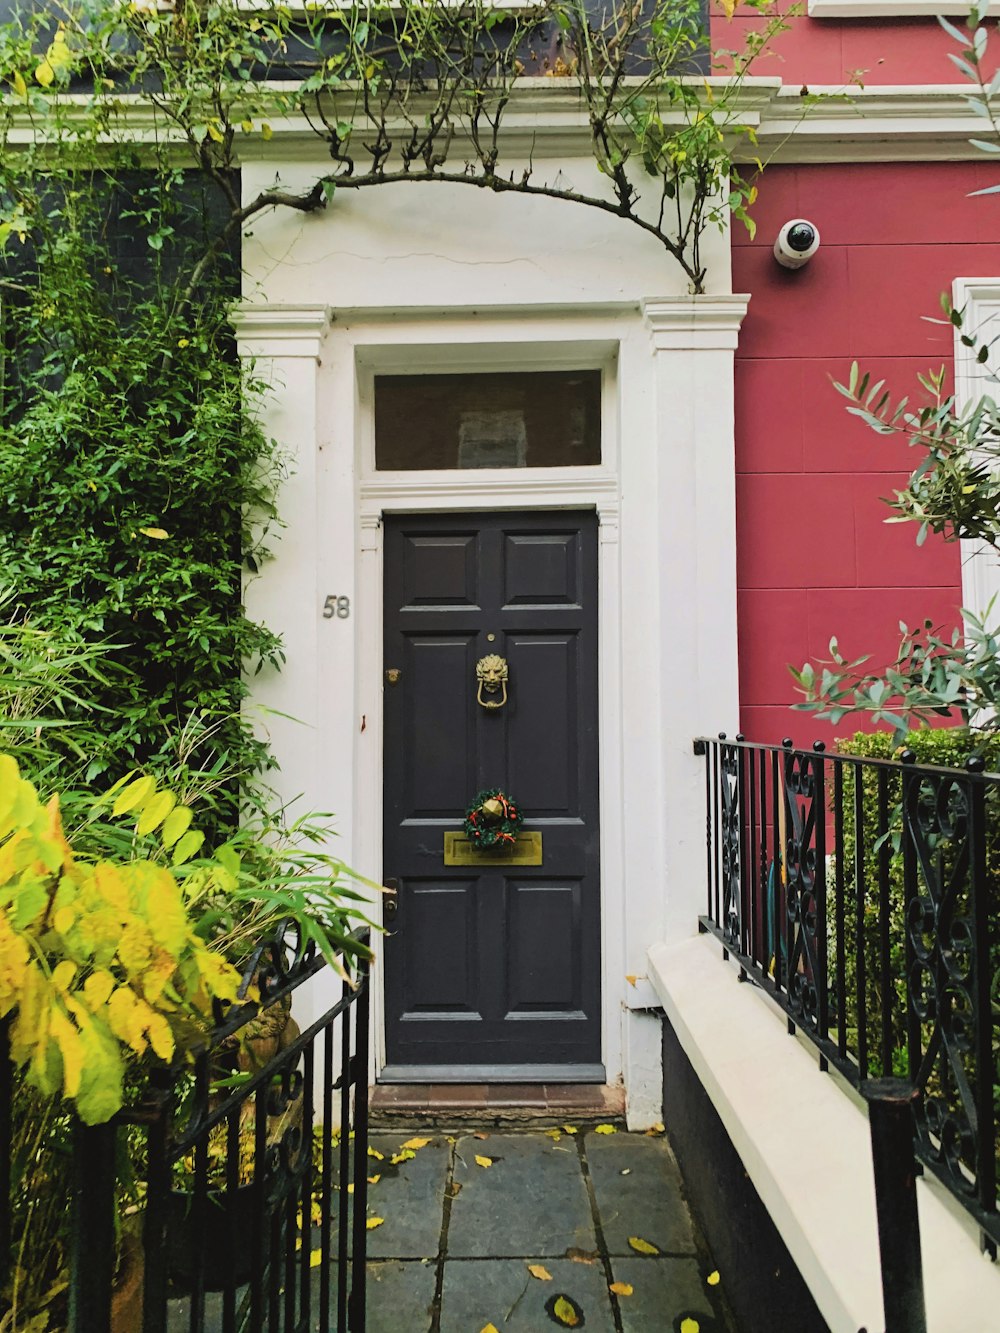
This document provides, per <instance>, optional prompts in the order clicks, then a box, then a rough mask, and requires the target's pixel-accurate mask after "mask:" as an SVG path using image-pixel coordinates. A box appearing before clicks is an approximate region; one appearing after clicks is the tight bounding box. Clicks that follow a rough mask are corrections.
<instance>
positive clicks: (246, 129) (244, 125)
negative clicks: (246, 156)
mask: <svg viewBox="0 0 1000 1333" xmlns="http://www.w3.org/2000/svg"><path fill="white" fill-rule="evenodd" d="M240 129H241V130H242V131H243V133H244V134H252V133H253V121H252V120H241V121H240Z"/></svg>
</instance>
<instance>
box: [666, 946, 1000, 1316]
mask: <svg viewBox="0 0 1000 1333" xmlns="http://www.w3.org/2000/svg"><path fill="white" fill-rule="evenodd" d="M649 976H650V980H651V981H652V983H653V986H654V987H655V989H656V991H657V993H658V995H659V996H660V998H661V1000H662V1001H663V1006H664V1009H665V1011H666V1015H667V1018H668V1020H669V1021H670V1024H671V1026H672V1027H673V1029H674V1032H675V1033H676V1035H677V1039H678V1041H679V1042H680V1044H681V1047H682V1048H683V1050H684V1053H685V1054H686V1055H687V1057H688V1059H689V1060H690V1061H691V1064H692V1065H693V1067H694V1071H695V1073H696V1074H697V1076H698V1078H699V1079H700V1081H701V1083H702V1086H703V1087H704V1089H705V1091H706V1093H707V1094H708V1096H709V1098H710V1099H711V1101H712V1104H713V1105H714V1107H715V1109H716V1111H717V1112H718V1113H719V1116H720V1118H721V1120H722V1123H723V1125H724V1126H725V1129H726V1132H727V1134H728V1135H729V1137H730V1139H731V1140H732V1143H733V1146H734V1147H735V1148H736V1151H737V1152H738V1153H739V1155H740V1158H741V1160H742V1162H743V1165H744V1167H745V1168H746V1171H747V1174H748V1175H749V1177H750V1179H751V1180H752V1182H753V1184H754V1187H755V1188H756V1190H757V1193H758V1194H759V1195H760V1197H761V1199H762V1201H763V1203H764V1206H765V1207H766V1208H767V1211H768V1213H769V1214H770V1215H771V1217H772V1219H773V1221H774V1223H775V1225H776V1226H777V1228H778V1230H779V1232H780V1233H781V1236H782V1239H783V1240H784V1242H785V1244H786V1245H787V1246H788V1249H789V1251H790V1253H791V1256H792V1258H793V1260H794V1261H795V1264H796V1266H797V1267H798V1269H799V1272H800V1273H801V1274H802V1277H803V1278H804V1280H805V1282H806V1284H807V1286H808V1287H809V1289H810V1291H811V1292H812V1294H813V1297H814V1298H815V1300H816V1304H817V1305H818V1306H819V1308H820V1311H821V1313H822V1314H823V1317H824V1319H826V1320H827V1322H828V1323H829V1325H830V1328H831V1329H832V1330H833V1333H857V1330H858V1329H859V1328H868V1329H873V1330H874V1329H880V1328H884V1327H885V1323H884V1320H883V1316H882V1289H881V1277H880V1271H879V1251H878V1230H877V1222H876V1217H875V1191H874V1183H873V1179H872V1166H871V1139H870V1135H869V1130H868V1123H867V1116H866V1114H865V1111H864V1109H863V1107H862V1106H861V1105H860V1104H859V1101H858V1099H857V1097H856V1095H855V1094H854V1093H853V1092H852V1091H851V1090H850V1089H849V1088H848V1086H847V1084H845V1083H844V1082H843V1081H842V1080H840V1079H839V1078H838V1077H837V1076H836V1075H834V1074H832V1073H831V1074H821V1073H820V1071H819V1069H818V1066H817V1059H816V1052H815V1051H814V1050H813V1048H812V1047H810V1046H808V1045H807V1044H806V1043H805V1042H804V1041H799V1040H796V1039H795V1038H792V1037H789V1036H788V1033H787V1031H786V1026H785V1019H784V1015H783V1014H782V1013H781V1012H780V1011H779V1010H778V1009H777V1008H776V1007H775V1006H774V1005H773V1004H772V1003H771V1002H770V1001H769V1000H768V999H767V998H766V996H764V995H763V994H762V992H761V991H760V990H758V989H757V988H756V987H754V986H752V985H747V984H741V983H740V981H739V977H738V971H737V969H736V967H735V966H734V965H732V964H731V963H725V962H723V960H722V949H721V946H720V945H719V943H718V942H717V941H716V940H715V939H714V938H712V937H711V936H708V935H705V936H701V937H699V938H696V939H691V940H687V941H684V942H683V943H680V944H676V945H672V946H668V945H657V946H656V947H655V948H653V949H651V950H650V953H649ZM917 1193H918V1209H919V1214H920V1231H921V1240H922V1249H923V1269H924V1287H925V1293H926V1300H927V1316H928V1319H927V1324H928V1329H929V1330H930V1333H955V1330H956V1329H958V1328H961V1330H962V1333H992V1331H993V1330H995V1329H996V1327H997V1310H998V1309H1000V1268H998V1267H997V1266H996V1265H993V1264H991V1263H990V1262H989V1260H988V1259H986V1258H985V1256H983V1255H981V1254H980V1253H979V1244H978V1235H977V1233H976V1229H975V1227H974V1225H973V1224H972V1219H971V1217H969V1215H968V1214H967V1213H965V1211H964V1209H962V1208H961V1207H960V1206H959V1205H957V1204H956V1203H955V1202H954V1201H953V1200H952V1199H951V1197H950V1196H949V1195H948V1194H947V1192H946V1191H945V1190H944V1189H943V1187H941V1186H940V1185H939V1184H938V1183H937V1182H936V1181H935V1180H934V1179H933V1178H930V1177H929V1175H925V1176H924V1177H923V1178H922V1179H920V1180H919V1181H918V1184H917ZM723 1282H725V1274H723Z"/></svg>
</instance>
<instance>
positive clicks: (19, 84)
mask: <svg viewBox="0 0 1000 1333" xmlns="http://www.w3.org/2000/svg"><path fill="white" fill-rule="evenodd" d="M10 82H11V87H12V88H13V89H14V91H15V92H16V93H17V95H18V97H27V96H28V85H27V84H26V83H25V81H24V75H23V74H21V73H19V72H18V71H17V70H15V71H14V74H13V77H12V78H11V81H10Z"/></svg>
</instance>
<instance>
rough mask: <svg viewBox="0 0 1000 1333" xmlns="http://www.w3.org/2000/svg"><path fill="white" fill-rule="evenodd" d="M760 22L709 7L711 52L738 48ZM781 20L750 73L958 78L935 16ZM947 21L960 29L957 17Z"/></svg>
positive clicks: (833, 79)
mask: <svg viewBox="0 0 1000 1333" xmlns="http://www.w3.org/2000/svg"><path fill="white" fill-rule="evenodd" d="M873 3H877V0H873ZM780 7H781V8H787V7H788V6H787V5H783V6H780ZM765 22H766V21H765V20H764V19H762V18H760V17H759V16H757V15H749V14H745V13H743V12H741V11H740V9H737V11H736V14H735V15H734V17H733V18H732V19H731V20H729V19H727V18H726V17H725V15H724V14H723V13H722V12H721V11H719V10H716V11H714V12H713V15H712V47H713V50H731V51H740V50H743V48H744V46H745V44H746V38H747V34H748V33H749V32H751V31H759V30H761V29H762V28H763V27H764V26H765ZM787 22H788V24H789V30H788V31H787V32H784V33H782V34H781V35H780V36H779V37H777V38H775V39H774V41H773V42H772V43H770V44H769V45H768V48H767V51H766V52H764V53H762V55H761V56H760V57H759V59H758V60H757V61H756V62H755V64H754V67H753V71H752V72H753V73H754V74H760V75H768V76H770V77H772V78H781V79H784V81H785V82H786V83H788V84H801V83H805V84H813V85H816V84H827V85H833V86H836V87H839V86H840V85H841V84H844V83H848V82H850V81H851V80H852V79H854V78H855V77H860V78H861V79H862V81H863V82H864V83H865V84H866V85H871V84H893V83H962V82H964V79H963V76H962V74H961V73H960V72H959V71H958V70H957V69H956V68H955V66H954V65H953V64H952V62H951V61H950V60H949V59H948V52H949V51H957V50H958V47H957V46H956V44H955V43H954V42H953V41H952V40H951V39H950V38H949V37H948V36H947V35H946V34H945V33H944V32H943V31H942V29H941V26H940V24H939V23H938V22H937V20H936V19H933V18H919V19H819V18H809V17H808V16H807V15H805V14H802V15H798V16H796V17H793V18H790V19H788V20H787ZM953 22H955V23H956V25H957V26H959V27H961V20H953Z"/></svg>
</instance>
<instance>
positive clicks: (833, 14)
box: [808, 0, 997, 19]
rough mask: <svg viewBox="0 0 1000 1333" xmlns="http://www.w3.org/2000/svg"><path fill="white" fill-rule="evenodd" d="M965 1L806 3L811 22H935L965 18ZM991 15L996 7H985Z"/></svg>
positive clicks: (825, 0)
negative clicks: (839, 20) (914, 19)
mask: <svg viewBox="0 0 1000 1333" xmlns="http://www.w3.org/2000/svg"><path fill="white" fill-rule="evenodd" d="M971 8H972V6H971V5H970V4H969V3H968V0H809V8H808V12H809V17H810V18H811V19H898V18H937V17H938V15H943V16H948V15H949V14H956V15H958V16H960V17H961V16H963V15H965V14H968V12H969V10H970V9H971ZM988 12H989V13H990V14H995V13H996V12H997V5H995V4H992V5H990V6H989V10H988Z"/></svg>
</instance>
